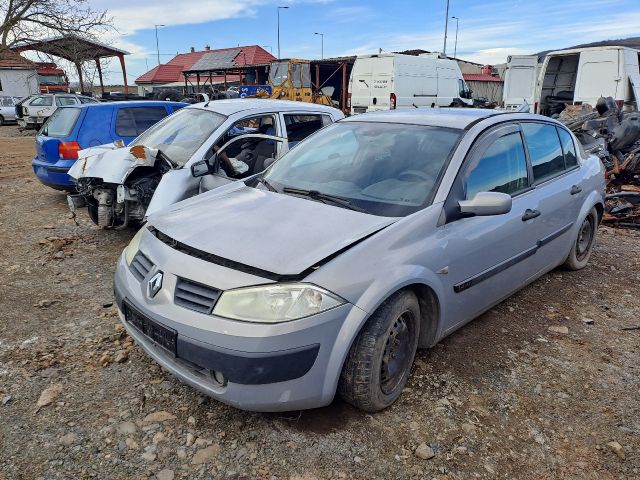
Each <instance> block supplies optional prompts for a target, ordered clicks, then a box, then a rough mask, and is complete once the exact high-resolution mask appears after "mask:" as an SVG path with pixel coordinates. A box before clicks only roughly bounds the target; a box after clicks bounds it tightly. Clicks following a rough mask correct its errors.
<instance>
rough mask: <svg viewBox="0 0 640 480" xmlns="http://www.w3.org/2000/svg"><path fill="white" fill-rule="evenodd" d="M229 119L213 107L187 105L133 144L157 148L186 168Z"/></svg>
mask: <svg viewBox="0 0 640 480" xmlns="http://www.w3.org/2000/svg"><path fill="white" fill-rule="evenodd" d="M225 120H226V117H225V116H224V115H220V114H219V113H215V112H212V111H211V110H203V109H201V108H185V109H183V110H180V111H178V112H176V113H174V114H173V115H170V116H168V117H167V118H165V119H163V120H161V121H160V122H158V123H156V124H155V125H154V126H153V127H151V128H149V129H148V130H146V131H145V132H144V133H143V134H142V135H140V136H139V137H138V138H136V139H135V140H134V141H133V142H131V145H130V146H134V145H144V146H145V147H148V148H157V149H158V150H160V151H162V153H164V154H165V155H166V156H167V157H169V158H170V159H171V161H172V162H174V163H175V164H177V165H178V166H180V167H182V166H184V164H185V163H187V161H188V160H189V159H190V158H191V157H192V156H193V154H194V153H196V150H198V148H200V146H201V145H202V144H203V143H204V142H205V141H206V140H207V139H208V138H209V137H210V136H211V134H212V133H213V132H214V131H215V130H216V129H217V128H218V127H219V126H220V125H222V123H223V122H224V121H225Z"/></svg>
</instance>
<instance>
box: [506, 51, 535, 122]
mask: <svg viewBox="0 0 640 480" xmlns="http://www.w3.org/2000/svg"><path fill="white" fill-rule="evenodd" d="M537 73H538V56H537V55H514V56H510V57H508V59H507V68H506V70H505V73H504V90H503V94H502V102H503V104H504V107H505V108H507V109H508V110H513V109H515V108H517V107H518V106H520V105H521V104H522V102H523V101H525V100H526V101H527V102H528V103H529V105H530V106H531V109H532V108H533V95H534V90H535V87H536V80H537Z"/></svg>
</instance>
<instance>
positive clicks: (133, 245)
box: [124, 225, 146, 265]
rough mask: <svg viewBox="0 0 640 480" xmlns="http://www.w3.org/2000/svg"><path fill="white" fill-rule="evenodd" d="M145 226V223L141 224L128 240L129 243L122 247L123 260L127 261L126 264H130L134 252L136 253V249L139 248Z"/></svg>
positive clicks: (134, 254)
mask: <svg viewBox="0 0 640 480" xmlns="http://www.w3.org/2000/svg"><path fill="white" fill-rule="evenodd" d="M145 228H146V225H143V226H142V227H141V228H140V230H138V232H137V233H136V234H135V235H134V236H133V238H132V239H131V241H130V242H129V245H127V246H126V248H125V249H124V260H125V262H127V265H131V262H132V261H133V257H135V256H136V253H138V250H140V239H142V234H143V233H144V230H145Z"/></svg>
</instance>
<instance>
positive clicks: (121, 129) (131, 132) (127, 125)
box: [116, 108, 138, 137]
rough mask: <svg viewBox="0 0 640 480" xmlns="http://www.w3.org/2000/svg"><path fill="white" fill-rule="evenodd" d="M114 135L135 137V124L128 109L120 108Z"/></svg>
mask: <svg viewBox="0 0 640 480" xmlns="http://www.w3.org/2000/svg"><path fill="white" fill-rule="evenodd" d="M116 134H117V135H119V136H121V137H136V136H137V135H138V133H137V130H136V122H135V121H134V120H133V114H132V113H131V109H130V108H121V109H120V110H118V114H117V116H116Z"/></svg>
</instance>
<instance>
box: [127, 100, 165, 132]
mask: <svg viewBox="0 0 640 480" xmlns="http://www.w3.org/2000/svg"><path fill="white" fill-rule="evenodd" d="M166 116H167V111H166V109H165V108H164V107H131V108H121V109H120V110H118V115H117V116H116V133H117V134H118V135H120V136H121V137H137V136H138V135H140V134H141V133H142V132H144V131H145V130H147V129H149V128H150V127H151V126H153V125H155V124H156V123H158V122H159V121H160V120H162V119H163V118H164V117H166Z"/></svg>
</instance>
